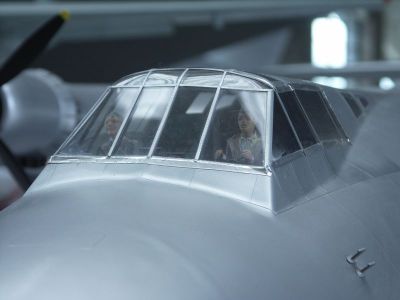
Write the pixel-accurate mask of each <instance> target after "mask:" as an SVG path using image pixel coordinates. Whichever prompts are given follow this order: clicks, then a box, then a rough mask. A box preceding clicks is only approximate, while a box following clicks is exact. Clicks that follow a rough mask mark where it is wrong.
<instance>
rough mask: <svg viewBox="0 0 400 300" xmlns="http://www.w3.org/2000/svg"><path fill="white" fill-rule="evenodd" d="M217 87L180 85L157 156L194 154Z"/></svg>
mask: <svg viewBox="0 0 400 300" xmlns="http://www.w3.org/2000/svg"><path fill="white" fill-rule="evenodd" d="M215 91H216V89H214V88H204V87H181V88H179V90H178V93H177V95H176V98H175V100H174V104H173V106H172V108H171V111H170V113H169V115H168V118H167V122H166V124H165V127H164V128H163V131H162V133H161V137H160V140H159V142H158V144H157V145H156V149H155V152H154V155H155V156H164V157H178V158H194V156H195V154H196V150H197V147H198V145H199V141H200V136H201V133H202V131H203V128H204V124H205V122H206V120H207V116H208V112H209V110H210V107H211V103H212V100H213V98H214V95H215Z"/></svg>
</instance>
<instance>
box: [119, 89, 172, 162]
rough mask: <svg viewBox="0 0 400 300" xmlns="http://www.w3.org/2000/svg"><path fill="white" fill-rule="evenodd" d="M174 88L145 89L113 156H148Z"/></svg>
mask: <svg viewBox="0 0 400 300" xmlns="http://www.w3.org/2000/svg"><path fill="white" fill-rule="evenodd" d="M173 90H174V88H173V87H170V88H169V87H145V88H144V89H143V90H142V93H141V94H140V97H139V99H138V101H137V102H136V104H135V108H134V111H133V113H132V115H131V117H130V119H129V121H128V122H129V123H128V124H127V126H126V128H125V129H124V133H123V134H122V135H121V138H120V140H119V141H118V145H117V146H116V148H115V149H116V150H115V151H114V153H113V155H120V156H131V155H132V156H134V155H136V156H143V155H147V154H148V152H149V150H150V147H151V144H152V142H153V139H154V136H155V135H156V132H157V129H158V126H159V125H160V122H161V119H162V117H163V115H164V113H165V110H166V108H167V105H168V103H169V101H170V100H171V97H172V93H173Z"/></svg>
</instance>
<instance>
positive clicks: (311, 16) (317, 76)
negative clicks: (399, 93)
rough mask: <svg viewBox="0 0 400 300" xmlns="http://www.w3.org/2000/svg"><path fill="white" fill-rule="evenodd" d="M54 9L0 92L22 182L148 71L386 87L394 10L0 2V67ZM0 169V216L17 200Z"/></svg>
mask: <svg viewBox="0 0 400 300" xmlns="http://www.w3.org/2000/svg"><path fill="white" fill-rule="evenodd" d="M61 10H68V11H69V12H70V13H71V20H70V21H69V22H68V23H66V25H65V26H64V27H63V28H62V29H61V30H60V32H59V33H58V34H57V36H56V37H55V38H54V39H53V40H52V42H51V43H50V45H49V47H47V48H46V50H45V51H44V52H43V53H41V55H40V56H39V57H38V58H37V59H36V60H35V61H34V62H33V63H32V64H31V66H30V68H32V69H28V70H26V71H24V72H22V73H21V74H20V75H19V76H17V77H16V78H14V79H13V80H12V81H10V82H7V83H6V84H3V86H0V138H1V139H2V140H4V142H5V143H6V144H7V145H8V147H9V148H10V149H11V151H12V152H13V153H14V154H15V155H16V157H17V158H18V160H19V162H20V164H21V165H22V166H23V167H24V168H25V170H26V171H27V173H28V174H30V176H31V177H32V178H34V177H35V175H36V174H37V173H38V172H39V171H40V170H41V168H42V166H43V165H44V164H45V162H46V159H47V157H48V156H49V155H51V154H52V153H53V152H54V151H55V149H57V147H58V146H59V145H60V143H61V142H62V141H63V140H64V139H65V137H66V136H67V135H68V134H69V133H70V132H71V130H72V128H74V127H75V126H76V124H77V122H79V120H80V119H81V118H82V116H83V115H85V114H86V112H87V111H88V109H89V108H90V107H91V106H92V105H93V103H94V101H95V100H96V99H97V98H98V97H99V95H100V94H101V93H102V91H103V90H104V88H105V87H106V86H107V85H109V84H110V83H112V82H114V81H116V80H117V79H119V78H120V77H122V76H125V75H127V74H131V73H134V72H137V71H141V70H144V69H149V68H154V67H157V68H159V67H180V66H181V67H213V68H228V69H231V68H233V69H240V70H244V71H249V72H255V73H265V74H272V75H281V76H287V77H298V78H304V79H311V80H314V81H317V82H319V83H322V84H327V85H332V86H335V87H340V88H346V87H347V88H352V87H357V88H359V87H368V88H371V87H372V88H382V89H392V88H395V87H396V83H397V82H398V78H399V77H400V38H399V37H400V32H399V30H398V23H399V22H398V21H400V20H399V19H400V2H398V1H390V0H386V1H385V0H334V1H331V2H329V3H327V1H326V0H303V1H298V0H280V1H274V0H248V1H241V0H216V1H213V0H208V1H189V0H180V1H179V0H178V1H165V0H164V1H160V0H159V1H113V2H111V1H55V0H36V1H12V2H11V1H10V2H4V1H0V65H1V64H3V63H4V62H5V61H6V60H7V58H8V57H10V55H12V54H13V53H14V51H15V49H16V48H18V46H19V45H20V44H21V43H22V42H23V41H24V40H25V39H26V38H27V37H29V36H30V35H31V33H32V32H33V31H34V30H35V28H37V27H39V26H40V25H41V24H43V22H45V21H46V20H47V19H49V18H50V17H51V16H53V15H55V14H57V13H58V12H59V11H61ZM21 192H22V191H21V190H20V189H19V188H18V185H17V184H16V183H15V182H14V181H13V179H12V178H11V176H10V174H8V171H7V169H6V168H4V167H0V209H1V207H2V203H3V206H5V204H4V203H6V202H7V203H8V202H9V201H11V200H10V199H15V198H16V197H17V196H18V195H20V194H21Z"/></svg>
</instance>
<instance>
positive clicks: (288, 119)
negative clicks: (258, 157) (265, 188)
mask: <svg viewBox="0 0 400 300" xmlns="http://www.w3.org/2000/svg"><path fill="white" fill-rule="evenodd" d="M275 96H276V98H277V101H278V102H279V104H280V106H281V108H282V110H283V113H284V114H285V117H286V120H287V121H288V122H289V126H290V128H291V129H292V133H293V134H294V137H295V139H296V141H297V145H298V146H299V150H296V151H294V152H291V153H296V152H298V151H301V152H303V153H304V147H303V145H302V143H301V141H300V138H299V136H298V134H297V131H296V128H295V127H294V125H293V123H292V120H291V119H290V117H289V114H288V112H287V111H286V107H285V105H284V104H283V101H282V99H281V96H280V95H279V93H278V92H276V91H275V90H274V99H273V100H274V109H275ZM274 119H275V115H274V118H273V120H272V127H274V126H275V123H274ZM306 122H307V121H306ZM273 134H274V133H273V131H272V135H273ZM273 142H274V137H273V136H272V140H271V154H272V147H273V145H272V143H273ZM291 153H288V154H291ZM280 158H281V157H279V158H277V159H276V160H279V159H280Z"/></svg>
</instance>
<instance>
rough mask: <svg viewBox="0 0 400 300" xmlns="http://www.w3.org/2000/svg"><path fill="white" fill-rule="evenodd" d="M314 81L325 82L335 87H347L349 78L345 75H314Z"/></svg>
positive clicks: (324, 83)
mask: <svg viewBox="0 0 400 300" xmlns="http://www.w3.org/2000/svg"><path fill="white" fill-rule="evenodd" d="M312 81H314V82H316V83H319V84H323V85H327V86H331V87H334V88H338V89H345V88H347V80H346V79H345V78H343V77H324V76H318V77H314V78H313V79H312Z"/></svg>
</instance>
